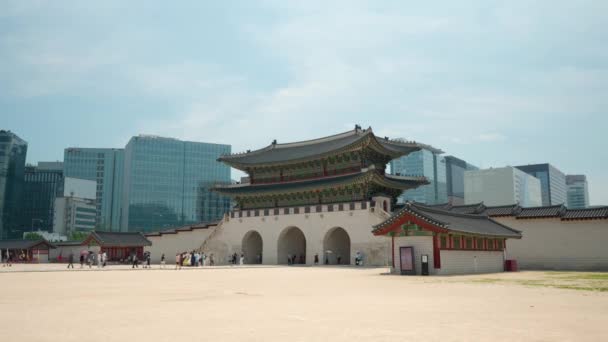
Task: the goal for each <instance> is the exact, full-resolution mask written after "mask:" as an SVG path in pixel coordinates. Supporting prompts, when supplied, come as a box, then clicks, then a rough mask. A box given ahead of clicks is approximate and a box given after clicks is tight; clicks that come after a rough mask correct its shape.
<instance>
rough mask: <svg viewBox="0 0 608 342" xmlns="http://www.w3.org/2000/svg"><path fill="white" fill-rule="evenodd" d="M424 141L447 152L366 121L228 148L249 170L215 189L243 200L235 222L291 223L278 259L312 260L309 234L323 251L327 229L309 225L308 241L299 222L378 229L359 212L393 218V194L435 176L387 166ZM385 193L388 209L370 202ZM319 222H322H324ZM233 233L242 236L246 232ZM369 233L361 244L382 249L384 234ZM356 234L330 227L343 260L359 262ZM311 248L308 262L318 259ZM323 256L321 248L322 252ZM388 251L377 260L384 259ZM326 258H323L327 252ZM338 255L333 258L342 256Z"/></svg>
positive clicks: (229, 158) (235, 162)
mask: <svg viewBox="0 0 608 342" xmlns="http://www.w3.org/2000/svg"><path fill="white" fill-rule="evenodd" d="M421 149H425V150H429V151H431V152H433V153H442V151H441V150H438V149H435V148H433V147H432V146H429V145H423V144H419V143H416V142H413V141H403V140H391V139H389V138H388V137H377V136H376V135H375V134H374V132H373V131H372V129H371V128H367V129H364V128H362V127H361V126H359V125H356V126H355V127H354V129H353V130H350V131H347V132H343V133H339V134H334V135H331V136H327V137H322V138H319V139H313V140H306V141H299V142H293V143H278V142H277V141H276V140H274V141H273V142H272V144H270V145H268V146H266V147H264V148H261V149H259V150H255V151H252V150H247V152H244V153H236V154H227V155H222V156H220V157H219V158H218V160H219V161H221V162H223V163H225V164H227V165H230V166H231V167H234V168H236V169H238V170H241V171H243V172H245V173H246V174H247V177H244V178H243V181H242V182H239V183H238V184H225V185H222V184H218V185H215V186H214V187H213V190H214V191H216V192H218V193H220V194H222V195H224V196H228V197H230V198H232V199H233V200H234V202H235V203H236V207H235V209H234V210H232V211H231V212H230V214H229V215H230V217H229V218H226V219H227V220H226V222H230V223H227V227H228V226H230V227H238V228H234V229H243V228H242V227H257V226H258V225H259V224H260V221H262V222H271V221H269V220H272V222H273V224H275V223H276V224H277V225H278V224H279V223H278V222H280V227H281V228H283V227H287V228H283V229H284V230H283V231H282V232H279V233H280V236H279V239H278V241H277V242H276V243H277V244H278V245H277V247H278V248H277V255H276V256H277V263H278V264H286V263H287V255H292V256H293V255H295V256H296V260H295V261H296V263H300V262H301V261H300V260H301V259H302V258H304V260H305V261H306V244H307V242H308V243H312V245H310V246H309V249H310V251H315V253H318V252H321V246H320V244H321V243H322V242H323V240H322V239H323V238H324V237H323V236H317V235H316V232H317V231H318V230H317V229H312V230H310V231H308V230H305V231H304V232H306V234H310V235H307V237H308V238H309V239H312V240H310V241H306V238H305V237H304V233H303V231H302V230H300V229H299V228H296V227H297V226H298V225H300V226H302V227H304V225H306V226H309V225H311V222H312V221H313V220H316V219H323V220H324V222H326V223H323V226H325V225H326V224H330V223H329V222H332V223H331V225H332V226H334V225H335V226H340V225H343V226H346V225H348V226H349V228H352V229H355V227H354V226H357V227H358V226H361V227H362V228H361V229H368V230H371V226H368V227H366V225H367V224H368V223H366V222H371V221H366V220H362V221H361V222H358V223H355V224H352V223H349V221H350V220H352V218H353V217H354V216H353V215H356V216H361V217H362V216H363V211H366V212H368V213H373V214H374V215H376V217H382V218H386V217H385V216H386V215H385V214H386V213H387V212H389V211H390V204H391V203H390V201H391V200H392V198H396V197H398V196H399V195H401V194H402V193H403V191H406V190H409V189H415V188H417V187H419V186H421V185H426V184H428V180H427V179H426V178H424V177H417V176H405V175H403V176H402V175H390V174H388V173H387V172H386V171H387V170H386V164H387V163H388V162H389V161H391V160H393V159H396V158H399V157H402V156H406V155H408V154H410V153H412V152H416V151H420V150H421ZM379 195H382V196H384V198H386V199H387V202H386V203H383V204H382V205H379V206H378V209H380V208H382V209H385V210H384V211H381V210H378V211H381V212H380V213H378V212H376V211H373V212H372V211H371V210H369V211H368V208H369V205H370V203H371V202H373V199H374V198H375V197H377V196H379ZM355 211H357V212H355ZM359 214H360V215H359ZM303 220H309V221H303ZM303 222H308V223H303ZM241 223H242V225H241ZM267 224H268V223H267ZM315 224H316V223H315ZM316 226H317V227H319V225H318V224H316ZM245 229H248V228H245ZM357 229H358V228H357ZM226 230H228V229H226ZM239 231H240V230H239ZM353 231H354V230H353ZM272 233H273V234H276V233H277V232H276V231H273V232H272ZM332 234H336V235H332ZM231 236H236V237H237V238H238V239H240V237H241V235H240V234H233V235H231ZM368 236H369V240H367V241H365V240H360V239H358V242H357V246H361V247H363V245H364V244H368V246H365V248H366V249H368V250H369V249H374V250H377V247H376V246H375V245H377V239H375V238H374V237H373V236H372V235H371V233H370V234H368ZM349 240H350V239H349V238H348V234H346V231H344V229H341V230H336V231H334V232H332V233H330V236H329V237H328V238H327V244H328V246H329V247H328V248H327V249H336V250H337V251H338V253H339V254H340V255H341V256H342V258H343V260H342V263H343V264H344V263H350V262H351V260H350V259H351V257H352V256H351V255H350V252H351V251H350V242H349ZM239 242H240V241H230V244H231V245H232V246H235V245H238V244H239ZM266 243H268V241H266ZM272 243H273V244H274V243H275V241H273V242H272ZM267 246H268V245H267ZM357 248H359V247H357ZM266 250H272V249H269V248H266ZM272 253H274V251H273V252H272ZM309 253H310V252H309ZM311 256H312V255H311ZM311 256H309V258H308V259H309V260H308V262H310V261H312V258H310V257H311ZM323 257H324V255H319V259H322V258H323ZM336 257H337V255H336ZM265 259H266V261H270V260H272V261H274V260H273V259H274V255H272V256H271V257H270V258H268V255H267V256H266V257H265ZM381 259H382V258H379V259H378V260H377V261H376V260H375V261H374V262H375V263H378V262H382V261H380V260H381ZM319 261H320V263H323V262H324V261H325V260H319ZM336 261H337V260H335V259H334V260H333V262H334V263H335V262H336ZM370 262H371V261H370Z"/></svg>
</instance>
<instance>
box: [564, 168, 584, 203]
mask: <svg viewBox="0 0 608 342" xmlns="http://www.w3.org/2000/svg"><path fill="white" fill-rule="evenodd" d="M566 185H567V186H568V208H570V209H582V208H587V207H588V206H589V188H588V185H587V177H586V176H585V175H567V176H566Z"/></svg>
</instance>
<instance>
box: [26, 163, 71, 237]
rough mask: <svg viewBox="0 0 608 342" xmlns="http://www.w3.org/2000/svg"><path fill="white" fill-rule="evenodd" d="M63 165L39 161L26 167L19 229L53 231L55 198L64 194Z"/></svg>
mask: <svg viewBox="0 0 608 342" xmlns="http://www.w3.org/2000/svg"><path fill="white" fill-rule="evenodd" d="M63 186H64V178H63V165H61V163H59V164H57V163H46V162H41V163H38V166H33V165H28V166H26V167H25V174H24V183H23V197H22V202H21V210H20V215H19V217H20V219H19V229H20V230H21V231H23V232H30V231H35V230H40V231H46V232H52V231H53V215H54V209H53V208H54V206H55V198H56V197H58V196H62V195H63Z"/></svg>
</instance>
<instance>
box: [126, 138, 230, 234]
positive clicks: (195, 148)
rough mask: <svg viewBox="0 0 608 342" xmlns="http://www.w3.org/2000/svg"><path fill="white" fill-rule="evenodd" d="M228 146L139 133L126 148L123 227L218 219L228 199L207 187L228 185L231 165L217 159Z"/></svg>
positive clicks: (144, 228)
mask: <svg viewBox="0 0 608 342" xmlns="http://www.w3.org/2000/svg"><path fill="white" fill-rule="evenodd" d="M230 150H231V147H230V145H221V144H208V143H199V142H189V141H180V140H177V139H171V138H162V137H157V136H147V135H140V136H136V137H133V138H131V140H130V141H129V143H128V144H127V146H126V148H125V159H124V166H125V168H124V187H123V197H122V225H121V227H122V228H123V229H127V230H128V231H146V232H147V231H157V230H162V229H167V228H170V227H175V226H182V225H187V224H194V223H199V222H208V221H213V220H217V219H220V218H221V217H222V215H223V214H224V213H225V212H227V211H228V210H229V209H230V199H229V198H228V197H225V196H222V195H220V194H218V193H215V192H211V191H210V189H211V187H213V186H214V185H217V184H230V183H231V181H230V167H229V166H227V165H224V164H222V163H220V162H218V161H217V159H218V158H219V157H220V156H222V155H224V154H229V153H230Z"/></svg>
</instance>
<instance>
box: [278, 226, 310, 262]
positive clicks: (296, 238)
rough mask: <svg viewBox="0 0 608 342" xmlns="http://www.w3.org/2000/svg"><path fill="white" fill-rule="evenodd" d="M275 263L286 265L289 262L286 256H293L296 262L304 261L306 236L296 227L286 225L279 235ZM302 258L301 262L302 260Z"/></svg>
mask: <svg viewBox="0 0 608 342" xmlns="http://www.w3.org/2000/svg"><path fill="white" fill-rule="evenodd" d="M277 251H278V255H277V263H278V264H279V265H286V264H288V263H291V261H288V257H291V258H294V256H295V259H292V260H295V263H296V264H302V263H304V264H305V263H306V237H305V236H304V233H303V232H302V231H301V230H300V228H297V227H287V228H285V229H284V230H283V231H282V232H281V234H280V235H279V241H278V248H277ZM302 260H303V262H302Z"/></svg>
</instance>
